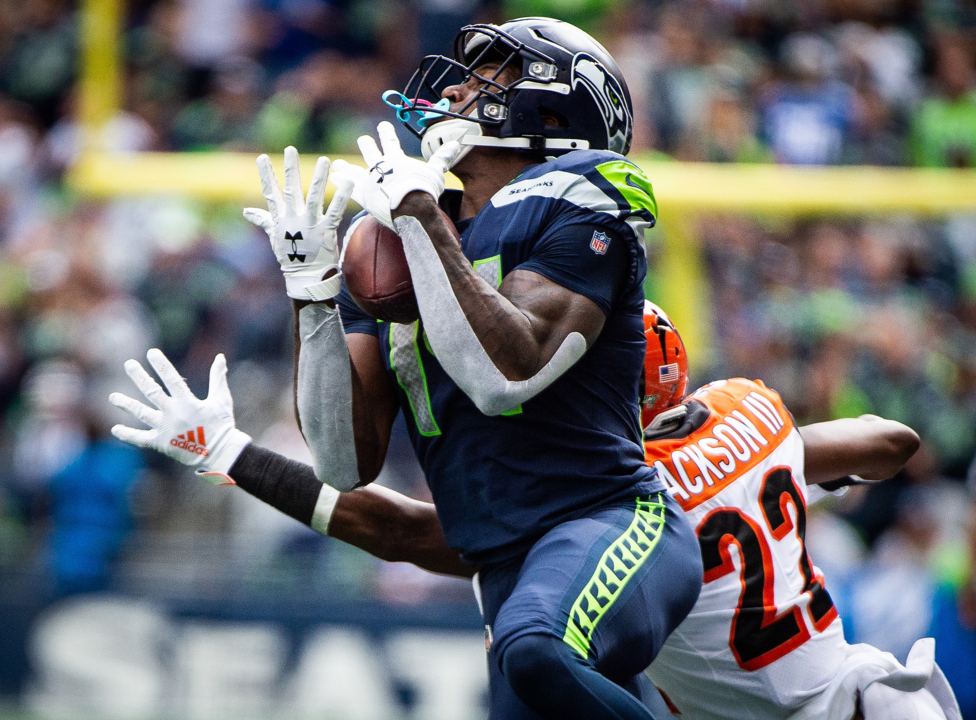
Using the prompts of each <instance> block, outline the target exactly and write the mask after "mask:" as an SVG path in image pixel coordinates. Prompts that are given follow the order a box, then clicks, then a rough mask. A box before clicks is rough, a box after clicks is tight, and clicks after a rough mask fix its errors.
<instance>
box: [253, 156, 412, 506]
mask: <svg viewBox="0 0 976 720" xmlns="http://www.w3.org/2000/svg"><path fill="white" fill-rule="evenodd" d="M257 162H258V170H259V174H260V176H261V189H262V192H263V193H264V198H265V200H266V201H267V203H268V210H266V211H265V210H259V209H255V208H248V209H246V210H245V211H244V217H245V218H247V220H248V221H250V222H252V223H254V224H255V225H258V226H260V227H262V228H263V229H264V230H265V232H267V233H268V238H269V239H270V241H271V246H272V249H273V250H274V253H275V256H276V257H277V258H278V262H279V264H280V265H281V270H282V273H283V274H284V276H285V288H286V289H287V291H288V296H289V297H291V298H292V300H293V301H294V303H295V317H296V332H295V344H296V363H295V389H296V397H295V406H296V409H297V411H298V417H299V424H300V425H301V428H302V433H303V435H304V436H305V441H306V442H307V443H308V447H309V449H310V450H311V451H312V458H313V466H314V468H315V474H316V476H317V477H318V478H319V479H320V480H322V481H323V482H326V483H329V484H330V485H332V486H333V487H335V488H336V489H337V490H342V491H347V490H351V489H352V488H354V487H357V486H358V485H361V484H364V483H368V482H371V481H372V480H373V479H374V478H375V477H376V475H377V473H378V472H379V469H380V468H381V467H382V465H383V458H384V456H385V454H386V446H387V443H388V442H389V434H388V433H389V428H390V427H392V423H393V415H391V413H390V411H389V408H388V406H389V405H390V402H392V400H391V399H395V395H393V393H392V392H389V393H388V395H389V398H390V399H388V400H387V402H386V403H383V402H382V399H383V398H382V391H383V389H384V388H386V387H387V386H388V384H389V380H386V384H387V385H383V379H380V378H379V374H376V373H373V371H374V369H375V368H374V366H375V365H376V363H375V362H372V363H370V357H371V355H378V348H375V352H372V353H370V348H366V349H365V351H364V350H363V349H362V348H358V347H357V348H353V347H350V346H349V344H348V343H347V342H346V337H345V333H344V331H343V328H342V322H341V320H340V318H339V312H338V310H337V309H336V307H335V302H334V300H333V298H334V297H335V295H336V294H337V293H338V292H339V289H340V287H341V282H340V274H339V267H338V260H339V258H338V239H337V229H338V227H339V223H340V222H341V220H342V215H343V213H344V212H345V209H346V205H347V203H348V201H349V197H350V195H351V194H352V190H353V182H352V181H351V180H350V179H347V178H343V177H341V176H338V175H337V176H336V177H335V178H334V183H335V185H336V192H335V195H334V196H333V199H332V202H331V203H330V204H329V208H328V210H327V211H326V212H324V213H323V201H324V198H325V188H326V180H327V178H328V177H329V168H330V163H329V160H328V158H319V161H318V163H317V164H316V166H315V174H314V176H313V178H312V182H311V184H310V186H309V191H308V197H307V198H306V197H305V195H304V193H303V191H302V180H301V173H300V170H299V162H298V151H297V150H295V148H293V147H289V148H286V149H285V185H284V192H282V190H281V189H280V188H279V186H278V181H277V178H275V174H274V170H273V169H272V167H271V160H270V159H269V158H268V156H267V155H261V156H260V157H259V158H258V161H257ZM360 344H361V343H360ZM380 370H382V368H380ZM373 374H376V381H375V382H373V383H371V382H369V380H365V381H364V379H363V378H364V376H365V377H367V378H372V377H373ZM364 388H375V390H374V393H373V394H374V395H377V396H378V397H379V399H377V398H373V397H370V396H369V395H368V393H365V392H364ZM384 425H385V427H386V433H387V434H386V437H385V440H384V437H383V431H382V429H381V428H383V427H384ZM378 429H379V430H378Z"/></svg>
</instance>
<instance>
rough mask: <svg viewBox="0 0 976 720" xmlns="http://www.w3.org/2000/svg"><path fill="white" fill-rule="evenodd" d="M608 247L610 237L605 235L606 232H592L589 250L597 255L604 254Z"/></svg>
mask: <svg viewBox="0 0 976 720" xmlns="http://www.w3.org/2000/svg"><path fill="white" fill-rule="evenodd" d="M608 247H610V238H608V237H607V234H606V233H602V232H600V231H595V232H594V233H593V239H592V240H590V250H592V251H593V252H595V253H596V254H597V255H606V254H607V248H608Z"/></svg>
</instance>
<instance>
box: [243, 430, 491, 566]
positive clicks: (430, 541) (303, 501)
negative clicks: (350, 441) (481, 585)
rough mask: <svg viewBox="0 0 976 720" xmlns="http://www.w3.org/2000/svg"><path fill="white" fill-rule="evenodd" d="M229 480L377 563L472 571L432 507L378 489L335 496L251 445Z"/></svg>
mask: <svg viewBox="0 0 976 720" xmlns="http://www.w3.org/2000/svg"><path fill="white" fill-rule="evenodd" d="M230 475H231V477H232V478H233V479H234V481H235V482H236V483H237V485H238V486H240V487H241V488H242V489H244V490H246V491H247V492H249V493H250V494H252V495H254V496H255V497H257V498H258V499H260V500H263V501H264V502H266V503H268V504H269V505H271V506H272V507H274V508H276V509H277V510H280V511H281V512H283V513H285V514H286V515H289V516H291V517H293V518H295V519H296V520H298V521H299V522H301V523H304V524H305V525H308V526H309V527H311V528H312V529H313V530H316V531H318V532H320V533H322V534H323V535H328V536H330V537H334V538H336V539H337V540H342V541H343V542H345V543H348V544H350V545H353V546H355V547H358V548H360V549H362V550H365V551H366V552H368V553H370V554H371V555H374V556H375V557H378V558H380V559H381V560H386V561H388V562H409V563H413V564H414V565H416V566H418V567H421V568H423V569H424V570H429V571H431V572H436V573H442V574H445V575H456V576H459V577H471V576H472V575H473V574H474V571H475V570H476V568H474V567H472V566H470V565H467V564H466V563H464V562H462V561H461V559H460V557H459V555H458V553H457V551H456V550H453V549H451V548H450V547H448V545H447V541H446V540H445V539H444V534H443V533H442V532H441V526H440V521H439V520H438V519H437V512H436V510H435V509H434V506H433V505H431V504H430V503H424V502H419V501H417V500H412V499H411V498H408V497H406V496H405V495H401V494H400V493H397V492H394V491H393V490H389V489H388V488H384V487H379V486H376V485H371V486H370V487H366V488H359V489H357V490H353V491H352V492H347V493H339V492H336V491H335V490H334V489H332V488H331V487H329V486H328V485H324V484H322V483H321V482H319V481H318V480H317V479H316V477H315V472H314V471H313V470H312V468H311V467H310V466H308V465H305V464H304V463H300V462H296V461H294V460H289V459H288V458H285V457H283V456H281V455H278V454H277V453H274V452H271V451H270V450H266V449H264V448H261V447H257V446H255V445H249V446H248V447H247V448H245V450H244V452H242V453H241V455H240V457H239V458H238V460H237V462H235V463H234V466H233V467H232V468H231V470H230Z"/></svg>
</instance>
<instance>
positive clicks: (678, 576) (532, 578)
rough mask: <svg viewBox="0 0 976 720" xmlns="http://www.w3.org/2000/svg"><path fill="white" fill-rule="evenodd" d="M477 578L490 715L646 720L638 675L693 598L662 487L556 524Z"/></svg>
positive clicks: (698, 577)
mask: <svg viewBox="0 0 976 720" xmlns="http://www.w3.org/2000/svg"><path fill="white" fill-rule="evenodd" d="M479 582H480V588H481V595H482V602H483V603H484V613H485V624H486V626H487V632H488V637H489V641H490V650H489V656H488V667H489V676H490V688H491V689H490V692H491V709H490V712H489V720H540V719H545V720H573V719H575V718H579V719H580V720H602V719H603V718H606V719H607V720H609V719H610V718H614V719H616V718H626V719H628V720H630V719H633V720H649V719H651V718H652V715H651V713H650V711H649V710H647V708H646V707H645V706H644V704H643V703H642V702H641V700H640V691H639V687H640V683H639V677H638V676H639V674H640V673H641V672H642V671H643V670H644V668H646V667H647V666H648V665H650V664H651V661H652V660H653V659H654V658H655V656H656V655H657V653H658V651H659V650H660V649H661V645H662V644H663V643H664V641H665V639H666V638H667V636H668V635H669V634H670V633H671V631H672V630H674V629H675V628H676V627H677V626H678V624H679V623H680V622H681V621H682V620H683V619H684V617H685V616H686V615H687V614H688V612H689V611H690V610H691V608H692V606H693V605H694V604H695V601H696V600H697V599H698V593H699V591H700V590H701V585H702V563H701V554H700V551H699V549H698V541H697V539H696V538H695V534H694V531H693V530H692V529H691V526H690V525H689V524H688V521H687V519H686V518H685V516H684V513H683V512H682V511H681V509H680V508H679V507H678V505H677V503H676V502H675V501H674V500H672V499H671V497H670V496H669V495H668V494H667V493H664V492H662V493H656V494H654V495H651V496H648V497H642V498H635V499H634V500H632V501H630V502H626V503H615V504H612V505H607V506H605V507H601V508H597V509H595V510H594V511H593V512H592V513H591V514H590V515H588V516H587V517H584V518H580V519H578V520H573V521H570V522H566V523H563V524H562V525H559V526H557V527H555V528H553V529H552V530H550V531H549V532H548V533H547V534H546V535H544V536H543V537H542V538H541V539H540V540H539V541H538V542H537V543H536V544H535V545H534V546H533V547H532V550H530V551H529V553H528V554H527V555H526V556H524V557H522V558H518V559H516V560H513V561H509V562H506V563H500V564H497V565H488V566H484V567H482V569H481V572H480V573H479Z"/></svg>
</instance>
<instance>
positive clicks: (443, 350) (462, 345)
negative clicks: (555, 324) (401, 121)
mask: <svg viewBox="0 0 976 720" xmlns="http://www.w3.org/2000/svg"><path fill="white" fill-rule="evenodd" d="M393 222H394V224H395V225H396V229H397V233H399V235H400V237H401V238H402V239H403V250H404V254H405V255H406V256H407V265H408V266H409V267H410V276H411V278H412V279H413V287H414V292H415V293H416V295H417V305H418V306H419V307H420V317H422V318H423V320H424V330H425V332H426V333H427V339H428V340H429V341H430V347H431V349H433V351H434V355H435V356H437V360H438V362H440V364H441V367H443V368H444V371H445V372H446V373H447V374H448V375H450V376H451V379H452V380H454V382H455V383H457V385H458V387H459V388H461V390H463V391H464V393H465V394H466V395H467V396H468V397H469V398H471V400H472V401H473V402H474V404H475V405H476V406H477V407H478V409H479V410H481V412H483V413H484V414H485V415H500V414H501V413H503V412H506V411H508V410H512V409H514V408H516V407H518V406H519V404H521V403H523V402H525V401H526V400H528V399H529V398H532V397H535V396H536V395H538V394H539V393H540V392H542V391H543V390H545V389H546V388H547V387H549V385H550V384H552V382H553V381H555V380H556V379H557V378H558V377H559V376H560V375H562V374H563V373H564V372H566V371H567V370H569V368H571V367H572V366H573V365H574V364H575V363H576V361H577V360H579V359H580V358H581V357H583V354H584V353H585V352H586V340H585V339H584V338H583V336H582V335H581V334H580V333H577V332H573V333H570V334H569V335H568V336H567V337H566V339H565V340H563V343H562V345H560V346H559V349H558V350H556V354H555V355H553V356H552V359H551V360H550V361H549V362H548V363H547V364H546V365H545V367H543V368H542V369H541V370H540V371H539V372H538V373H536V374H535V375H533V376H532V377H531V378H529V379H528V380H519V381H514V380H509V379H507V378H506V377H505V376H504V375H502V373H501V371H499V369H498V368H497V367H495V364H494V363H493V362H492V361H491V358H490V357H488V353H487V352H485V349H484V347H482V345H481V341H480V340H478V336H477V335H475V332H474V330H473V329H472V327H471V324H470V323H469V322H468V319H467V318H466V317H465V316H464V311H463V310H462V309H461V305H460V304H459V303H458V300H457V298H456V297H455V295H454V290H453V289H452V288H451V281H450V279H449V278H448V277H447V271H446V270H444V266H443V264H441V260H440V258H439V257H438V255H437V250H435V249H434V246H433V244H432V243H431V240H430V237H428V235H427V232H426V231H425V230H424V228H423V225H421V224H420V221H419V220H417V218H414V217H409V216H403V217H399V218H397V219H396V220H394V221H393Z"/></svg>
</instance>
